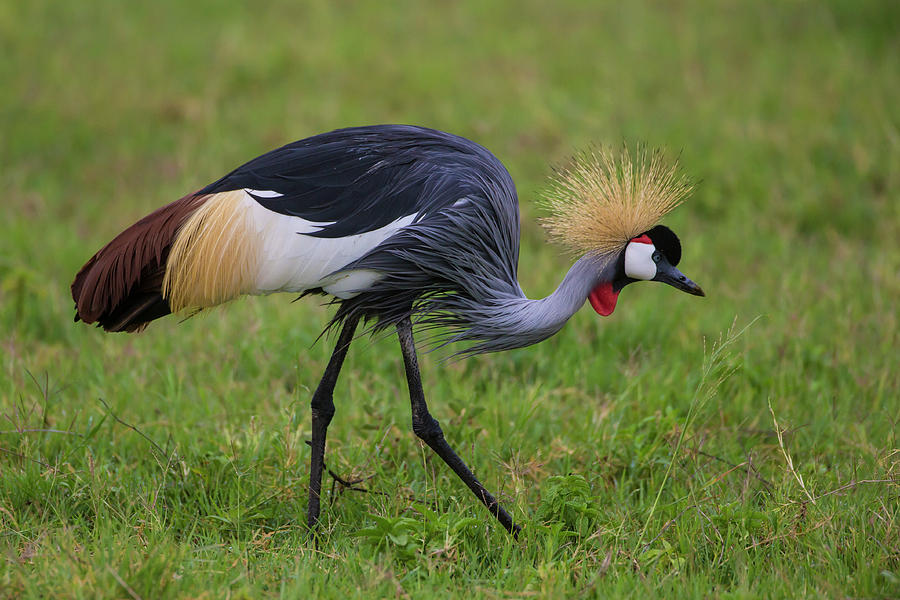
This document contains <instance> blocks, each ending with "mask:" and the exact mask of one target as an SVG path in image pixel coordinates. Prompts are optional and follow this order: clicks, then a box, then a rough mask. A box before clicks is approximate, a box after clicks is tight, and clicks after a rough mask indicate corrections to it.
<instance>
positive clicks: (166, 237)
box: [72, 194, 207, 332]
mask: <svg viewBox="0 0 900 600" xmlns="http://www.w3.org/2000/svg"><path fill="white" fill-rule="evenodd" d="M206 198H207V196H198V195H196V194H189V195H187V196H185V197H183V198H181V199H179V200H176V201H175V202H172V203H171V204H168V205H166V206H163V207H162V208H160V209H159V210H157V211H155V212H153V213H151V214H149V215H147V216H146V217H144V218H143V219H141V220H140V221H138V222H137V223H135V224H134V225H132V226H131V227H129V228H128V229H126V230H125V231H123V232H122V233H120V234H119V235H117V236H116V237H115V238H114V239H113V240H112V241H111V242H110V243H108V244H107V245H106V246H104V247H103V248H102V249H101V250H100V251H99V252H97V254H95V255H94V256H93V257H92V258H91V259H90V260H89V261H87V263H85V265H84V266H83V267H81V270H80V271H78V275H76V276H75V281H73V282H72V299H74V300H75V320H76V321H78V320H81V321H84V322H85V323H95V322H96V323H97V324H98V325H99V326H100V327H103V329H105V330H106V331H129V332H134V331H140V330H141V329H143V328H144V327H146V326H147V323H149V322H150V321H152V320H154V319H158V318H159V317H162V316H165V315H167V314H169V313H170V312H171V311H170V310H169V303H168V302H166V300H165V298H163V297H162V281H163V277H164V276H165V272H166V260H167V259H168V257H169V249H170V248H171V247H172V242H173V241H174V240H175V234H176V233H177V232H178V228H179V227H181V225H182V224H183V223H184V222H185V221H186V220H187V218H188V217H190V216H191V214H193V212H194V211H195V210H197V208H198V207H199V206H200V205H201V204H203V202H204V201H205V200H206Z"/></svg>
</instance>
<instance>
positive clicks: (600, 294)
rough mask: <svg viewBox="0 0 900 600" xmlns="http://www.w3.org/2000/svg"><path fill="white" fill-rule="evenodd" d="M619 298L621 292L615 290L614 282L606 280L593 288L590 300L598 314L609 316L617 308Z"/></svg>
mask: <svg viewBox="0 0 900 600" xmlns="http://www.w3.org/2000/svg"><path fill="white" fill-rule="evenodd" d="M618 299H619V292H616V291H614V290H613V286H612V282H610V281H605V282H603V283H601V284H600V285H598V286H597V287H595V288H594V289H592V290H591V293H590V294H589V295H588V300H589V301H590V303H591V306H593V307H594V310H596V311H597V314H598V315H600V316H602V317H608V316H609V315H611V314H612V313H613V311H614V310H616V300H618Z"/></svg>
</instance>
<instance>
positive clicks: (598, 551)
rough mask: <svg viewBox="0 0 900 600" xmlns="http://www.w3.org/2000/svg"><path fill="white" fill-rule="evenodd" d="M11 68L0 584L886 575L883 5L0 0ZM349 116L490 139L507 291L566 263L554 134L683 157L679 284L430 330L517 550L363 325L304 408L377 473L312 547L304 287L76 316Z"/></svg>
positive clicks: (609, 585) (515, 590)
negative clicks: (219, 196) (558, 316)
mask: <svg viewBox="0 0 900 600" xmlns="http://www.w3.org/2000/svg"><path fill="white" fill-rule="evenodd" d="M0 81H2V86H0V174H2V179H0V180H2V182H3V185H4V193H5V198H6V203H5V204H6V210H5V212H4V215H5V217H4V219H3V222H2V223H0V357H2V359H0V360H2V371H0V549H2V550H3V551H4V553H3V557H2V558H0V596H3V595H6V596H11V597H47V596H50V595H53V596H59V597H63V596H71V597H100V596H104V597H129V596H130V597H144V598H148V597H210V598H218V597H227V596H229V595H231V596H232V597H240V596H241V595H243V596H244V597H260V596H288V597H308V596H310V595H316V596H319V597H330V596H340V597H347V596H354V597H384V596H386V595H392V596H393V595H397V596H404V595H417V594H418V595H421V594H425V593H428V594H430V595H434V596H437V597H442V596H454V595H461V594H466V595H468V596H473V597H507V596H515V597H519V596H531V595H538V596H545V597H561V596H562V595H574V594H578V595H592V594H596V595H602V596H607V595H613V594H614V595H632V596H640V597H643V596H645V595H646V594H647V593H651V592H652V593H668V594H675V593H677V594H679V595H681V596H697V597H710V596H713V597H745V596H746V597H758V596H769V597H778V596H797V595H820V594H824V595H829V596H868V597H873V596H875V597H882V596H884V597H886V596H897V595H900V551H898V547H900V536H898V518H900V509H898V487H897V479H896V478H897V472H898V466H897V464H898V454H897V448H898V442H897V438H896V429H897V423H898V419H900V400H898V394H900V376H898V374H897V368H896V364H897V354H898V350H897V349H898V347H900V343H898V342H900V340H898V326H897V319H898V307H897V305H898V294H900V277H898V275H900V250H898V239H900V109H898V106H900V4H898V3H896V2H892V1H885V2H874V1H862V2H851V1H839V0H838V1H834V2H806V1H791V2H778V3H758V2H720V3H719V2H705V1H695V2H688V1H678V2H587V1H585V2H579V1H574V0H573V1H564V2H553V3H549V2H537V1H530V0H522V1H518V2H466V1H459V2H396V3H385V2H349V1H336V2H269V3H235V2H210V1H198V2H175V1H168V0H166V1H160V2H154V3H133V2H115V1H112V0H107V1H95V0H90V1H87V2H70V3H61V2H49V1H45V0H37V1H30V2H17V1H11V0H5V1H0ZM371 123H415V124H421V125H426V126H429V127H434V128H437V129H444V130H447V131H451V132H453V133H457V134H460V135H463V136H466V137H469V138H471V139H473V140H475V141H477V142H479V143H481V144H483V145H484V146H486V147H487V148H489V149H490V150H491V151H493V152H494V153H495V154H496V155H497V156H498V157H500V159H501V160H502V161H503V162H504V163H505V164H506V165H507V167H508V168H509V170H510V172H511V173H512V175H513V178H514V179H515V181H516V183H517V186H518V190H519V195H520V199H521V203H522V221H523V239H522V256H521V261H520V269H519V276H520V280H521V282H522V285H523V288H524V289H525V290H526V292H527V293H528V294H529V295H530V296H531V297H537V296H540V295H545V294H547V293H549V292H550V291H551V290H552V289H553V288H554V287H555V285H556V284H557V283H558V282H559V280H560V279H561V277H562V274H563V273H564V272H565V270H566V269H567V268H568V266H569V264H568V262H567V260H566V258H565V257H564V256H562V253H561V252H560V250H559V249H557V248H554V247H551V246H548V245H546V244H545V242H544V237H543V233H542V231H541V230H540V228H539V226H538V225H537V217H538V216H539V211H538V210H537V209H536V208H535V200H536V198H537V197H538V194H539V192H540V190H541V189H542V188H543V186H544V185H545V182H546V177H547V175H548V174H549V173H550V169H551V166H552V165H554V164H559V163H561V162H563V161H565V159H566V157H568V156H569V155H570V154H571V153H572V152H573V151H575V150H577V149H578V148H581V147H584V146H586V145H588V144H591V143H601V144H610V145H614V146H616V145H619V144H621V143H622V142H623V140H624V141H628V142H645V143H647V144H649V145H651V146H659V147H663V148H666V149H667V150H668V151H669V152H670V154H672V155H678V156H680V160H681V164H682V165H683V168H684V171H685V172H686V173H687V174H688V175H690V176H691V177H693V178H694V179H696V180H697V181H698V185H697V187H696V191H695V193H694V195H693V197H692V198H691V199H690V200H689V201H688V202H687V203H686V204H685V205H684V206H683V207H681V208H680V209H678V210H677V211H676V212H675V213H674V214H673V215H672V216H671V217H670V218H668V219H667V221H666V222H667V223H668V224H669V225H671V226H672V227H673V229H675V231H676V232H678V233H679V235H680V236H681V239H682V243H683V245H684V249H685V255H684V259H683V263H682V265H681V266H683V270H684V271H685V272H686V273H687V274H688V275H689V276H690V277H691V278H693V279H694V280H695V281H697V282H698V283H700V284H701V285H702V286H703V287H704V289H705V290H706V291H707V294H708V297H707V298H706V299H702V300H699V299H696V298H691V297H688V296H686V295H683V294H677V292H675V291H674V290H669V289H659V288H660V287H661V286H649V285H648V286H632V287H633V288H635V289H632V287H630V288H628V290H626V292H624V293H623V295H622V297H621V298H620V302H619V306H618V309H617V311H616V313H615V315H614V316H613V317H611V318H609V319H605V320H602V319H599V318H598V317H597V316H596V315H595V314H594V313H593V312H592V311H589V310H583V311H581V312H580V313H579V314H578V315H576V317H575V318H573V320H572V321H571V322H570V324H569V325H568V326H567V327H566V328H565V329H564V330H563V332H561V333H560V334H559V335H558V336H557V337H555V338H553V339H551V340H549V341H548V342H546V343H544V344H541V345H539V346H535V347H533V348H529V349H523V350H518V351H514V352H510V353H505V354H501V355H496V356H487V357H481V358H476V359H473V360H470V361H467V362H462V363H444V362H440V361H439V360H436V359H435V358H432V357H425V358H424V359H423V371H424V373H423V375H424V377H425V385H426V392H427V393H428V394H429V398H430V403H431V406H432V410H433V412H434V414H435V416H436V417H437V418H438V419H439V420H440V421H441V422H442V424H443V425H444V429H445V432H446V434H447V437H448V439H449V440H450V441H451V443H454V444H456V445H457V446H458V447H459V448H460V450H461V454H462V455H463V457H464V458H465V459H466V460H467V461H469V462H470V464H471V465H472V466H473V468H474V469H475V470H476V472H477V473H478V475H479V477H480V478H481V479H482V480H483V481H484V483H485V484H486V485H487V487H489V488H492V489H495V490H499V491H500V493H501V496H502V497H503V499H504V501H505V502H506V503H507V504H508V505H509V506H510V507H511V509H512V510H513V513H514V515H515V518H516V519H517V520H519V521H520V522H522V523H523V524H525V526H526V530H525V538H524V540H522V541H521V542H520V543H518V544H516V543H513V542H511V541H510V540H508V539H507V538H506V536H505V533H504V532H503V531H502V530H499V528H498V527H497V526H495V525H493V524H490V523H488V519H487V518H486V514H485V513H484V511H483V510H482V509H481V508H480V506H479V505H478V504H477V503H476V501H475V500H474V499H473V498H471V497H470V496H469V495H468V493H467V491H466V490H465V489H464V488H463V487H462V486H461V485H460V484H459V483H458V482H457V481H456V480H455V478H453V477H452V474H450V473H449V471H448V470H447V469H446V468H445V467H444V466H443V465H442V464H440V463H439V462H436V461H433V460H432V459H431V458H430V457H429V456H428V453H427V452H423V451H422V448H421V446H420V444H419V443H418V441H417V440H416V439H415V437H414V436H413V435H412V433H411V432H410V431H409V425H408V422H409V416H408V408H407V404H406V402H407V399H406V388H405V383H404V381H403V378H402V370H401V366H400V362H399V353H398V352H397V348H396V342H395V341H394V340H393V339H390V338H386V339H381V340H375V341H372V342H369V341H363V342H362V343H358V344H356V346H355V347H354V349H353V350H351V353H350V357H349V359H348V363H347V367H345V369H346V370H345V374H344V379H342V381H341V382H340V384H339V386H338V391H337V392H336V398H335V401H336V404H337V406H338V414H337V417H336V418H335V421H334V424H333V425H332V428H331V430H330V432H329V433H330V435H329V449H328V452H329V454H328V462H329V466H332V467H333V468H334V469H335V471H336V472H337V473H341V474H343V476H350V475H351V474H352V475H356V476H359V477H365V478H368V479H366V481H365V483H363V484H361V485H363V486H364V487H365V488H366V489H368V490H369V493H367V494H364V493H356V492H350V491H347V492H345V493H339V491H337V490H336V491H335V492H334V493H333V494H330V495H329V496H328V499H327V501H326V503H325V504H326V508H325V510H324V515H323V517H324V519H325V523H324V525H323V532H324V535H323V539H322V540H320V544H319V546H318V549H317V548H316V546H315V545H314V544H312V542H311V541H310V540H309V539H307V536H306V532H305V528H304V527H303V522H304V518H303V515H304V513H305V505H306V501H305V485H306V474H305V469H306V463H307V461H308V452H307V447H306V446H305V445H304V444H303V440H305V439H307V438H308V435H309V425H308V409H307V407H306V406H307V403H308V399H309V396H310V389H313V387H314V386H315V384H316V382H317V380H318V377H319V376H320V373H321V371H322V369H323V368H324V365H325V363H326V362H327V358H328V356H329V354H330V348H329V343H327V342H326V343H319V344H315V345H314V340H315V338H316V336H317V335H318V333H319V331H320V328H321V326H322V324H324V322H325V320H326V319H327V316H328V314H329V311H328V309H327V308H324V307H321V306H319V305H318V304H317V302H316V301H315V300H309V299H307V300H305V301H303V302H299V303H296V304H292V303H290V302H289V300H290V298H289V297H287V296H284V297H270V298H254V299H251V300H241V301H238V302H235V303H233V304H232V305H230V306H228V307H227V308H225V309H222V310H215V311H210V314H208V315H203V316H201V317H198V318H194V319H191V320H189V321H187V322H185V323H181V324H179V323H178V319H176V318H169V319H166V320H164V321H161V322H158V323H155V324H153V325H152V326H151V327H150V328H149V329H148V331H147V332H146V333H144V334H141V335H140V336H124V335H105V334H103V333H102V332H100V331H97V330H95V329H93V328H89V327H85V326H83V325H75V324H73V323H72V322H71V320H72V315H73V309H72V302H71V299H70V297H69V294H68V285H69V283H70V282H71V279H72V277H73V276H74V273H75V272H76V271H77V269H78V268H79V267H80V265H81V264H82V263H83V262H84V261H85V260H86V259H87V258H89V257H90V256H91V254H92V253H93V252H94V251H96V250H97V249H98V248H99V247H100V246H101V245H102V244H104V243H105V242H106V241H108V240H109V239H110V238H111V237H112V236H113V235H115V234H116V233H118V232H119V231H120V230H121V229H123V228H124V227H125V226H127V225H129V224H130V223H132V222H133V221H134V220H136V219H138V218H140V217H141V216H143V215H144V214H146V213H148V212H150V211H151V210H153V209H155V208H156V207H158V206H160V205H162V204H164V203H166V202H169V201H171V200H174V199H176V198H178V197H180V196H182V195H183V194H185V193H186V192H189V191H191V190H194V189H197V188H199V187H201V186H203V185H206V184H207V183H209V182H210V181H213V180H215V179H217V178H218V177H219V176H221V175H222V174H223V173H225V172H227V171H228V170H230V169H231V168H233V167H234V166H236V165H238V164H240V163H242V162H244V161H246V160H248V159H250V158H253V157H254V156H256V155H257V154H259V153H262V152H264V151H266V150H269V149H271V148H273V147H275V146H278V145H281V144H284V143H287V142H290V141H293V140H295V139H299V138H303V137H306V136H308V135H312V134H315V133H319V132H322V131H327V130H330V129H334V128H337V127H346V126H350V125H362V124H371ZM757 317H760V318H759V320H758V321H756V322H755V323H754V324H753V325H752V326H751V327H750V328H749V329H748V330H747V331H746V332H745V333H744V334H743V335H742V336H741V337H740V338H739V339H738V340H736V341H735V342H734V343H733V344H732V345H731V346H730V347H729V349H728V351H727V352H726V354H725V355H724V357H723V358H721V362H719V363H716V364H715V365H712V366H713V367H714V368H713V370H712V371H711V373H710V374H709V376H708V377H707V378H706V379H703V368H702V366H703V364H704V356H707V357H709V355H710V351H711V348H712V346H713V342H714V340H716V339H718V338H720V337H721V336H723V335H726V334H725V332H726V331H727V330H728V329H729V327H730V326H731V325H732V323H736V324H737V328H738V329H740V328H742V327H744V326H745V325H747V324H748V323H750V322H751V321H752V320H753V319H755V318H757ZM729 373H730V374H731V375H730V377H729V378H727V380H726V381H724V382H723V383H722V384H721V385H719V386H718V387H716V386H715V385H714V383H715V382H716V381H718V378H719V376H720V375H722V374H729ZM711 382H712V383H711ZM698 386H700V387H701V388H702V389H709V388H714V389H716V390H717V391H718V393H717V395H715V397H714V398H713V399H712V400H711V401H709V402H699V401H698V398H702V397H705V396H704V394H702V393H701V394H700V395H699V396H698V395H697V394H696V393H695V390H696V389H697V388H698ZM99 399H103V402H105V403H106V404H107V405H108V407H109V408H107V406H105V405H104V404H103V403H102V402H100V400H99ZM770 403H771V406H772V409H773V410H774V412H775V414H776V416H777V420H778V424H779V425H780V426H781V427H783V428H786V429H787V433H786V434H785V435H784V436H783V438H782V439H781V440H780V441H779V438H778V436H777V435H776V425H775V424H774V423H773V415H772V414H771V413H770V411H769V404H770ZM692 406H693V407H694V408H695V409H696V412H695V413H694V414H695V416H694V417H693V420H692V421H688V420H687V419H688V415H689V411H690V410H691V407H692ZM113 415H115V416H117V417H118V418H119V419H121V421H123V422H126V423H129V424H131V425H134V427H135V428H136V429H138V430H140V434H139V433H138V432H136V431H135V430H134V429H131V428H129V427H127V426H125V425H124V424H123V423H122V422H119V421H117V420H116V419H115V418H114V416H113ZM685 428H687V429H686V430H685ZM683 430H685V439H684V443H683V445H682V446H680V447H679V449H678V452H677V453H676V452H675V447H676V444H677V441H678V437H679V434H680V433H681V432H682V431H683ZM141 434H143V435H144V436H147V438H150V439H152V440H154V441H155V442H156V443H157V444H158V446H159V447H158V448H154V446H153V445H152V444H151V443H150V442H149V441H148V440H147V439H145V437H142V435H141ZM787 456H791V461H792V467H788V460H787ZM673 457H674V458H673ZM670 466H671V467H672V471H671V476H670V478H669V479H668V480H667V481H666V482H665V485H664V482H663V479H664V474H665V473H666V470H667V468H669V467H670ZM554 475H562V476H566V478H564V479H562V480H557V479H552V478H551V477H552V476H554ZM580 477H583V478H584V479H583V480H581V479H579V478H580ZM801 479H802V483H801ZM860 481H872V482H873V483H858V482H860ZM581 483H584V484H585V486H582V485H581ZM326 485H328V482H326ZM842 486H846V487H845V488H843V487H842ZM659 490H662V493H661V496H660V503H659V504H658V505H654V498H655V497H656V495H657V492H658V491H659ZM410 498H414V500H411V499H410ZM560 498H562V500H560ZM811 499H816V502H812V501H811ZM560 502H561V504H560ZM654 506H656V507H655V508H651V507H654ZM560 507H562V508H560ZM430 510H433V511H434V512H433V513H429V511H430ZM573 515H574V516H573ZM440 519H443V520H440ZM498 530H499V531H498ZM360 532H362V534H361V533H360Z"/></svg>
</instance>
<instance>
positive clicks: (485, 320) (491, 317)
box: [464, 255, 615, 354]
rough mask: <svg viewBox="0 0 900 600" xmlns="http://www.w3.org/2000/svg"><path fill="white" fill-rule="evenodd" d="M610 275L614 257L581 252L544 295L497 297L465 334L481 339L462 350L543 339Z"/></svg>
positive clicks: (520, 344)
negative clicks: (554, 286) (556, 285)
mask: <svg viewBox="0 0 900 600" xmlns="http://www.w3.org/2000/svg"><path fill="white" fill-rule="evenodd" d="M614 277H615V261H613V260H609V258H608V257H602V256H600V257H598V256H595V255H585V256H582V257H581V258H580V259H578V261H576V262H575V264H574V265H572V268H570V269H569V271H568V273H566V276H565V277H564V278H563V280H562V283H560V284H559V287H557V288H556V290H555V291H554V292H553V293H552V294H550V295H549V296H547V297H546V298H541V299H539V300H531V299H529V298H526V297H525V296H524V295H522V296H520V297H515V298H505V299H502V300H498V301H496V302H495V303H494V304H493V305H492V306H491V307H490V311H485V314H482V315H479V317H480V318H477V319H473V321H474V326H473V327H472V328H471V329H470V330H469V332H468V335H467V336H466V337H467V338H469V339H479V340H482V342H481V343H479V344H477V345H476V346H474V347H471V348H469V349H468V350H466V351H464V354H470V353H480V352H496V351H499V350H509V349H512V348H521V347H523V346H530V345H531V344H536V343H538V342H540V341H542V340H545V339H547V338H548V337H550V336H552V335H553V334H555V333H556V332H558V331H559V330H560V329H562V326H563V325H565V323H566V321H568V320H569V318H570V317H571V316H572V315H574V314H575V313H576V312H577V311H578V309H579V308H581V307H582V306H583V305H584V303H585V301H586V300H587V297H588V294H590V292H591V290H593V289H594V288H595V287H596V286H597V285H599V284H600V283H602V282H604V281H612V279H613V278H614Z"/></svg>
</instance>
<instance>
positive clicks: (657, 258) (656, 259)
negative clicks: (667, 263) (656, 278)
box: [653, 252, 662, 263]
mask: <svg viewBox="0 0 900 600" xmlns="http://www.w3.org/2000/svg"><path fill="white" fill-rule="evenodd" d="M661 260H662V254H660V253H659V252H654V253H653V262H655V263H658V262H659V261H661Z"/></svg>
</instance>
